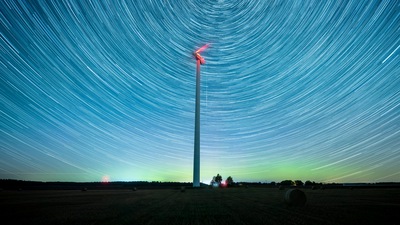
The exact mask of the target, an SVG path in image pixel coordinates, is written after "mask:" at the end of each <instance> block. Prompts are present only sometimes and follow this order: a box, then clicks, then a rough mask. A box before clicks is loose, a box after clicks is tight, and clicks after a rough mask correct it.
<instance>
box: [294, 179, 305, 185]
mask: <svg viewBox="0 0 400 225" xmlns="http://www.w3.org/2000/svg"><path fill="white" fill-rule="evenodd" d="M294 183H295V184H296V186H303V181H301V180H295V181H294Z"/></svg>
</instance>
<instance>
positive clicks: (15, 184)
mask: <svg viewBox="0 0 400 225" xmlns="http://www.w3.org/2000/svg"><path fill="white" fill-rule="evenodd" d="M200 185H201V187H208V186H209V185H207V184H203V183H201V184H200ZM292 186H296V188H313V189H314V188H315V187H317V188H318V189H319V188H323V189H325V188H326V189H336V188H400V182H380V183H316V182H310V181H306V182H305V183H303V182H300V181H299V180H296V181H291V180H284V181H282V182H278V183H276V182H270V183H263V182H234V183H232V184H231V187H264V188H277V187H292ZM182 187H185V188H187V189H191V188H192V187H193V183H191V182H161V181H113V182H41V181H25V180H13V179H0V191H1V190H16V191H22V190H115V189H120V190H140V189H181V188H182Z"/></svg>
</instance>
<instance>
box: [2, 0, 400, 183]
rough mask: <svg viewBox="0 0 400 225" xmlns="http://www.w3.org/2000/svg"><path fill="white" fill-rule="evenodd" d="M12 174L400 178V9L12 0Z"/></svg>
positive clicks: (43, 177)
mask: <svg viewBox="0 0 400 225" xmlns="http://www.w3.org/2000/svg"><path fill="white" fill-rule="evenodd" d="M0 9H1V10H0V12H1V13H0V31H1V36H0V43H1V45H0V46H1V55H0V59H1V64H0V72H1V83H0V85H1V90H0V96H1V122H0V178H2V179H23V180H39V181H101V180H102V179H103V177H108V178H109V179H110V180H111V181H131V180H142V181H143V180H148V181H192V173H193V172H192V170H193V165H192V164H193V136H194V106H195V70H196V62H195V59H194V58H193V56H192V52H193V51H194V50H196V49H197V48H199V47H201V46H203V45H204V44H206V43H209V44H210V46H209V48H207V49H206V50H205V51H204V52H202V56H203V57H204V58H205V60H206V64H205V65H202V66H201V76H202V78H201V79H202V80H201V174H200V177H201V181H203V182H205V183H208V182H209V181H210V180H211V179H212V177H213V176H215V175H216V174H217V173H219V174H221V175H222V176H223V178H226V177H227V176H232V177H233V179H234V180H235V181H264V182H265V181H277V182H279V181H281V180H285V179H292V180H297V179H300V180H303V181H305V180H314V181H320V182H384V181H400V164H399V163H398V162H399V161H400V76H399V74H400V63H399V53H400V38H399V37H400V10H399V9H400V2H399V1H382V2H380V1H368V2H367V1H361V2H360V1H343V2H338V1H323V2H319V1H301V2H300V1H298V2H297V1H273V2H272V1H262V0H259V1H223V0H218V1H198V0H197V1H194V0H193V1H178V2H175V1H155V2H152V1H122V0H121V1H106V0H104V1H88V0H85V1H55V2H50V1H9V0H6V1H2V2H1V3H0Z"/></svg>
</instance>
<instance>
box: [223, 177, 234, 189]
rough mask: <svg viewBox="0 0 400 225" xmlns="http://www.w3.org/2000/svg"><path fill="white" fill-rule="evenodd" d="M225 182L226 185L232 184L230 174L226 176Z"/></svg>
mask: <svg viewBox="0 0 400 225" xmlns="http://www.w3.org/2000/svg"><path fill="white" fill-rule="evenodd" d="M225 184H226V185H227V186H228V187H231V186H233V179H232V177H231V176H229V177H228V178H226V181H225Z"/></svg>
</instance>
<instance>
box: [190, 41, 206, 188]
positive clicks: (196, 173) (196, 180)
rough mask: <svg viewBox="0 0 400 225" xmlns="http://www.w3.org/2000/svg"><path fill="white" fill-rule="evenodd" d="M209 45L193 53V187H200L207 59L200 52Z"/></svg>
mask: <svg viewBox="0 0 400 225" xmlns="http://www.w3.org/2000/svg"><path fill="white" fill-rule="evenodd" d="M207 47H208V44H206V45H204V46H203V47H201V48H199V49H198V50H197V51H195V52H194V53H193V55H194V57H195V58H196V109H195V110H196V112H195V123H194V158H193V187H200V65H203V64H204V63H205V62H206V61H205V60H204V58H203V57H201V55H200V52H202V51H203V50H204V49H206V48H207Z"/></svg>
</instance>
